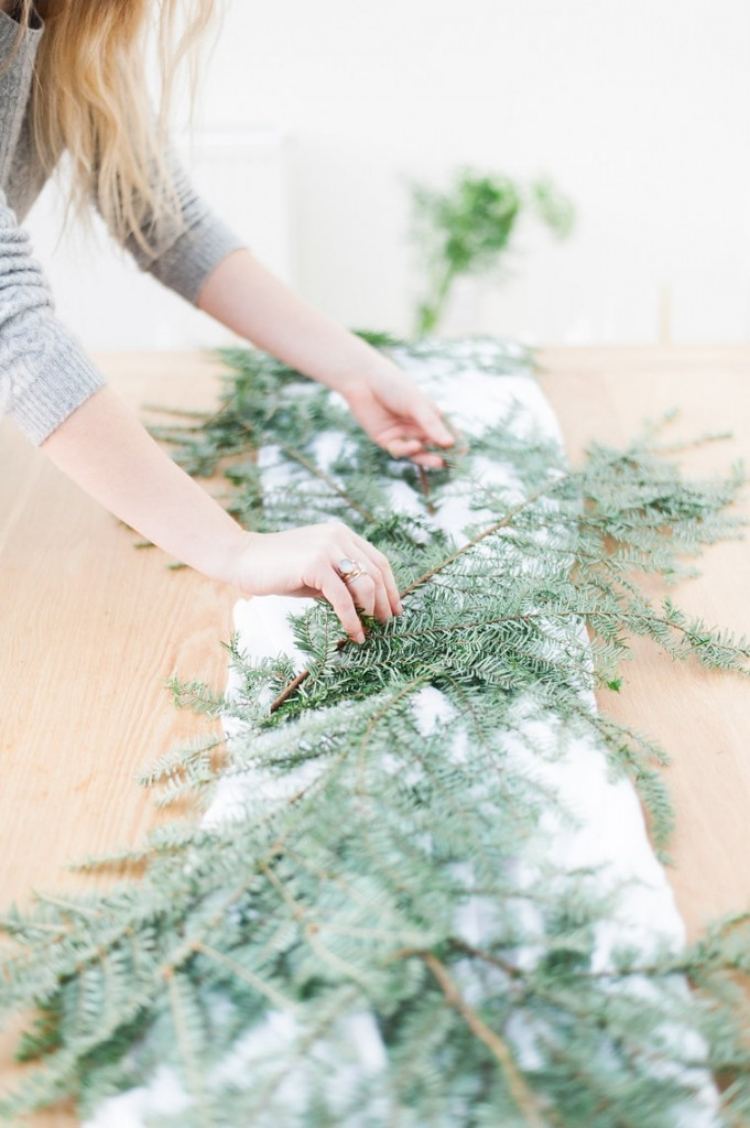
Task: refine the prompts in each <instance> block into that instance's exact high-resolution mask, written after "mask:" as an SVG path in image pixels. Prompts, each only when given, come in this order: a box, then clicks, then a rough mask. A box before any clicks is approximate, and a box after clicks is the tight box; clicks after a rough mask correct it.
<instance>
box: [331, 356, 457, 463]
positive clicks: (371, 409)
mask: <svg viewBox="0 0 750 1128" xmlns="http://www.w3.org/2000/svg"><path fill="white" fill-rule="evenodd" d="M339 391H340V392H341V394H342V395H343V397H344V399H345V400H346V402H347V404H348V405H349V409H350V411H351V413H352V415H353V416H354V418H355V419H356V420H357V422H358V423H359V424H360V426H361V427H362V429H363V430H364V431H365V432H366V434H368V435H369V436H370V438H371V439H372V440H373V442H375V443H377V444H378V446H381V447H383V449H384V450H387V451H388V453H389V454H390V455H392V456H393V457H394V458H410V459H411V460H412V462H416V463H417V465H419V466H424V467H425V468H426V469H437V468H438V467H441V466H444V465H445V463H444V461H443V459H442V458H441V456H440V455H439V454H438V453H436V452H435V451H430V450H428V449H427V448H428V447H430V446H438V447H449V446H452V445H453V443H454V442H455V437H454V436H453V435H452V434H451V432H450V431H449V430H448V428H447V426H446V425H445V423H444V421H443V418H442V416H441V414H440V411H439V410H438V408H437V407H436V406H435V404H434V403H433V402H432V400H431V399H430V398H429V397H428V396H426V395H425V394H424V393H423V392H422V391H420V389H419V388H418V387H417V386H416V384H415V383H414V382H413V381H412V380H411V378H410V377H409V376H407V374H406V373H405V372H402V371H401V369H400V368H397V367H396V365H395V364H391V362H390V361H385V362H384V363H383V365H382V366H381V367H379V368H378V369H377V370H376V371H374V372H371V373H368V374H367V375H363V376H361V377H357V378H356V379H354V380H352V381H350V382H348V383H347V384H345V385H344V387H340V388H339Z"/></svg>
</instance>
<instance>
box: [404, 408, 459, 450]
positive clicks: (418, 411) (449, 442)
mask: <svg viewBox="0 0 750 1128" xmlns="http://www.w3.org/2000/svg"><path fill="white" fill-rule="evenodd" d="M414 418H415V420H416V421H417V423H418V424H419V425H420V427H421V428H422V430H423V431H424V433H425V435H426V437H427V439H428V440H429V441H430V442H432V443H437V445H438V446H443V447H448V446H453V443H454V442H455V438H454V436H453V435H452V434H451V432H450V431H449V430H448V428H447V427H446V425H445V423H444V422H443V419H442V416H441V415H440V412H439V411H438V409H437V408H436V407H435V404H434V403H433V402H432V401H431V400H428V399H426V400H420V402H418V403H417V404H415V406H414Z"/></svg>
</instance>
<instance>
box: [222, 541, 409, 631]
mask: <svg viewBox="0 0 750 1128" xmlns="http://www.w3.org/2000/svg"><path fill="white" fill-rule="evenodd" d="M342 560H351V561H353V562H354V563H355V564H356V565H358V566H359V567H360V568H362V569H363V574H362V575H360V576H357V577H356V578H353V579H351V580H349V581H348V583H347V582H345V581H344V580H343V579H342V577H341V574H340V572H339V568H338V566H339V564H340V562H341V561H342ZM233 578H234V581H235V583H236V584H237V586H238V587H239V589H240V591H241V592H242V593H243V595H295V596H308V597H310V596H312V597H319V596H323V597H324V598H325V599H327V600H328V602H329V603H330V604H331V607H332V608H333V610H334V611H335V612H336V614H337V615H338V617H339V619H340V620H341V625H342V626H343V628H344V630H345V631H346V633H347V634H348V635H349V638H351V639H352V641H354V642H360V643H361V642H364V640H365V634H364V630H363V627H362V623H361V622H360V618H359V615H358V613H357V607H359V608H360V609H361V610H362V611H364V612H365V614H367V615H371V616H373V617H374V618H376V619H378V620H379V621H380V622H381V623H384V622H386V621H387V620H388V619H390V618H391V616H392V615H400V614H401V611H402V607H401V598H400V596H399V593H398V588H397V586H396V581H395V579H394V578H393V572H392V571H391V566H390V564H389V563H388V558H387V557H386V556H384V555H383V553H382V552H380V551H379V550H378V549H377V548H375V547H374V545H371V544H370V543H369V542H368V541H366V540H365V539H364V538H363V537H360V536H359V535H358V534H357V533H355V532H353V531H352V530H351V529H349V528H348V527H347V526H346V525H343V524H341V523H339V522H338V521H326V522H324V523H323V524H320V525H303V526H301V527H300V528H299V529H290V530H288V531H287V532H283V533H253V532H248V533H245V538H244V544H243V547H242V549H241V551H240V555H239V559H236V560H235V564H234V577H233Z"/></svg>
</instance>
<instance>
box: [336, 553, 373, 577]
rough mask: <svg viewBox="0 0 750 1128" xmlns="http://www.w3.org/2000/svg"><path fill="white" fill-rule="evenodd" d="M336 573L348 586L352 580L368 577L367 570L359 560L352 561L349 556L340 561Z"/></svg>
mask: <svg viewBox="0 0 750 1128" xmlns="http://www.w3.org/2000/svg"><path fill="white" fill-rule="evenodd" d="M336 571H337V572H338V574H339V575H340V576H341V579H342V580H343V581H344V583H345V584H348V583H349V582H350V581H351V580H356V578H357V576H366V575H367V569H366V568H365V567H363V565H362V564H360V563H359V561H358V560H350V559H349V557H348V556H345V557H344V558H343V560H339V562H338V565H337V567H336Z"/></svg>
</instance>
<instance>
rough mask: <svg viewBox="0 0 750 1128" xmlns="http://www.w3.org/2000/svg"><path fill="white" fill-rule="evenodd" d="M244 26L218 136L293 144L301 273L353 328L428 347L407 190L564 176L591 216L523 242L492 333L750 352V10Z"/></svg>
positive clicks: (492, 9) (210, 107) (208, 98)
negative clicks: (419, 330) (402, 336)
mask: <svg viewBox="0 0 750 1128" xmlns="http://www.w3.org/2000/svg"><path fill="white" fill-rule="evenodd" d="M225 6H226V15H225V19H224V24H223V29H222V33H221V36H220V39H219V41H218V44H217V46H216V48H215V50H214V53H213V56H212V58H211V60H210V67H209V69H208V72H207V74H206V76H205V79H204V83H203V96H202V112H201V121H202V125H203V126H204V128H206V129H207V130H208V131H209V133H210V132H211V131H212V130H214V129H216V128H240V129H246V128H247V127H248V126H255V125H270V126H276V127H280V128H281V129H282V130H283V131H284V132H285V134H286V135H287V136H288V138H289V143H288V149H287V154H286V163H287V172H288V186H289V213H288V214H289V232H290V241H291V265H290V272H291V275H292V277H293V279H294V281H295V283H296V284H297V285H298V287H299V288H300V289H301V290H302V291H303V292H304V293H305V294H306V295H307V296H309V297H310V298H312V299H313V300H315V301H316V302H318V303H319V304H320V305H321V306H322V307H324V308H325V309H326V310H328V311H329V312H331V313H332V314H334V315H335V316H337V317H338V318H340V319H342V320H343V321H345V322H347V323H349V324H355V325H368V326H377V327H383V328H391V329H395V330H404V329H406V328H408V326H409V323H410V310H411V308H412V305H413V299H414V296H415V291H414V281H415V278H414V273H413V250H412V248H411V247H410V246H409V244H408V242H407V239H406V228H407V219H408V209H407V200H408V196H407V190H406V186H405V180H406V178H408V177H417V178H422V179H427V180H434V181H436V182H440V181H441V179H443V178H444V177H445V175H446V174H447V172H448V171H449V170H450V169H451V168H453V167H454V166H456V165H457V164H461V163H470V164H473V165H477V166H479V167H483V168H488V169H498V170H504V171H508V172H510V173H512V174H517V175H519V176H522V177H526V176H531V175H533V174H535V173H537V172H539V171H548V172H549V173H551V174H552V175H553V176H554V178H555V179H556V180H557V181H558V182H559V183H560V184H561V185H562V186H563V187H564V188H565V189H566V190H567V191H568V192H569V193H570V194H571V195H572V196H573V197H574V199H575V201H576V202H577V204H578V208H579V214H580V221H579V226H578V229H577V231H576V233H575V235H574V237H573V239H572V240H571V241H570V242H569V243H566V244H561V245H559V246H557V245H552V244H551V243H550V242H549V241H548V240H547V239H546V237H545V236H544V235H543V234H541V233H540V232H537V231H535V230H532V229H527V230H524V231H523V232H521V235H520V238H519V240H518V245H517V249H516V253H515V255H514V271H515V277H514V278H513V279H512V280H511V281H510V282H509V283H508V284H507V285H505V286H504V288H503V289H502V290H500V291H498V292H497V293H494V294H490V295H485V297H484V298H483V301H482V307H481V317H480V320H479V322H478V323H477V326H476V327H477V328H482V329H487V330H490V331H498V332H510V333H514V334H520V335H521V336H523V337H525V338H527V339H530V340H533V341H545V342H565V341H571V342H594V343H596V342H649V341H654V340H656V339H657V337H658V335H659V333H660V319H661V320H663V309H664V307H665V304H666V305H668V306H669V310H670V317H669V320H670V323H671V329H670V331H671V334H672V336H673V337H674V339H675V340H677V341H680V342H690V341H709V342H710V341H716V342H720V341H740V340H747V339H748V338H749V337H750V128H749V127H750V4H748V3H747V0H628V2H627V3H626V2H625V0H461V2H460V3H459V2H456V0H379V3H377V4H365V5H363V4H355V3H352V0H318V2H316V3H314V4H313V3H309V2H308V0H273V3H272V4H259V3H254V2H252V0H229V2H228V3H226V5H225ZM214 189H215V190H214V193H213V195H212V199H213V202H214V203H215V205H216V206H217V207H218V208H220V209H221V208H222V206H223V195H224V188H222V186H221V185H215V186H214ZM226 191H227V192H228V191H229V188H228V187H227V189H226ZM250 206H251V205H250V203H248V207H250ZM259 206H261V207H265V208H268V209H269V210H268V217H270V214H271V209H270V207H269V202H268V201H266V203H265V204H261V205H259ZM268 217H266V215H265V213H263V212H262V211H261V212H260V213H257V214H253V215H252V217H250V216H248V224H250V219H252V225H253V226H254V228H255V229H256V230H259V229H262V228H263V227H264V224H266V222H270V218H268ZM277 219H278V217H277ZM276 221H277V220H274V222H276ZM258 249H259V250H260V247H259V248H258ZM71 284H72V283H71ZM660 310H661V311H662V312H660Z"/></svg>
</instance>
